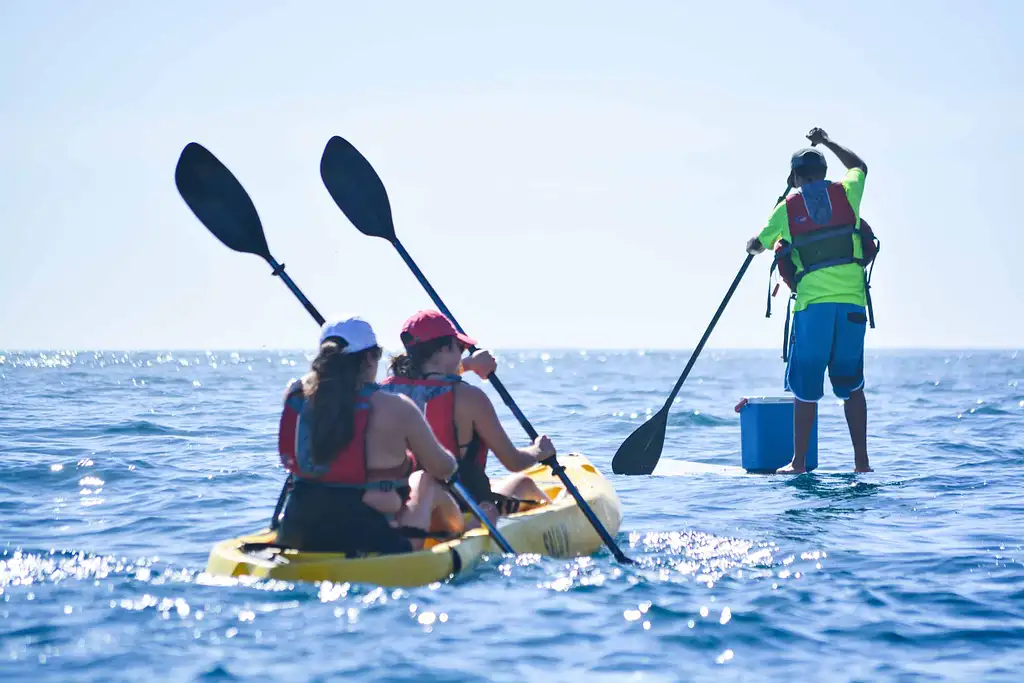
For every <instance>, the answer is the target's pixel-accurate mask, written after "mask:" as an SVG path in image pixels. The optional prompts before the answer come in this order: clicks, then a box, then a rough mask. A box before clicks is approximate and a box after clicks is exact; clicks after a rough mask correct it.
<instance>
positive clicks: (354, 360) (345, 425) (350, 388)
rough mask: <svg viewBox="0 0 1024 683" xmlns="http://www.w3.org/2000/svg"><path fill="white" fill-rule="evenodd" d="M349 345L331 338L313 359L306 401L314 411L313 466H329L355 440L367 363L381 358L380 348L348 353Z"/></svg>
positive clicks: (337, 338)
mask: <svg viewBox="0 0 1024 683" xmlns="http://www.w3.org/2000/svg"><path fill="white" fill-rule="evenodd" d="M347 345H348V344H347V342H346V341H345V340H344V339H342V338H340V337H328V338H327V339H326V340H325V341H324V343H322V344H321V345H320V352H319V353H318V354H317V356H316V358H314V359H313V367H312V370H313V377H312V380H311V382H310V383H309V386H308V388H307V389H306V398H307V399H308V400H309V403H310V406H311V408H312V410H313V426H312V432H313V433H312V439H313V463H314V464H315V465H326V464H328V463H330V462H331V461H332V460H333V459H334V458H335V456H337V455H338V453H339V452H340V451H341V450H342V449H344V448H345V447H346V446H348V444H349V443H350V442H351V441H352V437H353V436H354V434H355V424H356V401H357V400H358V397H359V390H360V389H361V388H362V385H363V381H362V375H363V373H364V372H365V370H366V364H367V362H370V361H371V360H377V359H379V358H380V347H379V346H374V347H371V348H369V349H366V350H365V351H359V352H357V353H345V347H346V346H347Z"/></svg>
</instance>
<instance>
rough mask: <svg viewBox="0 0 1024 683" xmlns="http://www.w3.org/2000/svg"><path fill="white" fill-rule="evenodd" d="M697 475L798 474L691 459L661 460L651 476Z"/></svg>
mask: <svg viewBox="0 0 1024 683" xmlns="http://www.w3.org/2000/svg"><path fill="white" fill-rule="evenodd" d="M853 473H854V472H853V469H852V468H850V469H848V470H835V469H822V468H820V467H819V468H818V469H815V470H813V471H811V472H807V474H853ZM697 475H717V476H725V477H765V476H779V477H787V478H788V477H792V476H798V475H791V474H780V475H775V474H774V473H753V472H747V471H746V470H745V469H743V468H742V467H739V466H737V465H715V464H714V463H710V462H692V461H689V460H665V459H663V460H661V461H660V462H659V463H658V466H657V467H656V468H655V469H654V472H653V473H652V475H651V476H653V477H686V476H697Z"/></svg>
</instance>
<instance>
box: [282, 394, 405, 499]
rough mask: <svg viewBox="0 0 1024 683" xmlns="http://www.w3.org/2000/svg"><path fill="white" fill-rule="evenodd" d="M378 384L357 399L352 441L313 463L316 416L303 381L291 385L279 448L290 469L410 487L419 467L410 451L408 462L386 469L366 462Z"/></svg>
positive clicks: (366, 484) (304, 475) (349, 483)
mask: <svg viewBox="0 0 1024 683" xmlns="http://www.w3.org/2000/svg"><path fill="white" fill-rule="evenodd" d="M376 390H377V387H376V385H370V386H368V387H365V388H364V389H363V390H362V391H360V393H359V398H358V401H357V403H356V414H355V429H354V432H353V434H352V440H351V441H349V443H348V445H346V446H345V447H344V448H342V449H341V451H340V452H339V453H338V454H337V455H335V456H334V458H333V459H332V460H331V461H330V462H329V463H326V464H321V465H317V464H314V463H313V432H312V429H311V425H310V421H311V420H312V419H313V414H312V411H311V410H310V409H309V402H308V401H307V400H306V396H305V394H304V393H303V389H302V382H301V381H298V382H295V383H293V384H292V386H291V387H289V389H288V393H287V396H286V398H285V402H284V410H283V411H282V412H281V424H280V428H279V430H278V438H277V451H278V454H279V455H280V457H281V464H282V465H283V466H284V468H285V469H286V470H288V471H289V472H291V473H292V474H294V475H295V476H296V477H299V478H301V479H304V480H308V481H314V482H318V483H321V484H327V485H330V486H336V487H343V488H358V489H375V490H380V491H392V490H395V489H398V488H402V487H407V486H408V484H409V475H410V474H412V472H413V471H414V470H415V469H416V461H415V459H414V458H413V457H412V455H411V454H408V453H407V454H406V458H407V460H406V462H405V463H403V464H401V465H399V466H397V467H389V468H386V469H372V468H369V467H367V463H366V430H367V426H368V424H369V421H370V414H371V412H372V407H371V405H370V396H371V395H372V394H373V392H374V391H376Z"/></svg>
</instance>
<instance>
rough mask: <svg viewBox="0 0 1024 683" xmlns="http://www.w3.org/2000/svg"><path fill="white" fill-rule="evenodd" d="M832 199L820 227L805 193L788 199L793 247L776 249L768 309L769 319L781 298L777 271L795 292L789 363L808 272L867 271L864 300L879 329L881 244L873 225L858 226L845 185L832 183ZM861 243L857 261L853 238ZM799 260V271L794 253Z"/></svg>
mask: <svg viewBox="0 0 1024 683" xmlns="http://www.w3.org/2000/svg"><path fill="white" fill-rule="evenodd" d="M827 192H828V200H829V204H830V205H831V210H832V215H831V217H830V218H829V220H828V221H827V222H826V223H815V222H814V220H813V219H812V218H811V216H810V215H809V213H808V211H807V203H806V202H805V201H804V196H803V194H802V193H799V192H797V193H794V194H791V195H789V196H788V197H786V200H785V201H786V217H787V218H788V220H789V235H790V238H791V239H792V242H787V241H786V240H779V243H778V244H777V245H775V260H774V261H773V262H772V267H771V271H770V272H769V276H768V277H769V282H768V306H767V309H766V311H765V317H767V318H770V317H771V315H772V297H773V296H775V295H776V294H778V292H779V286H778V285H776V286H775V288H774V290H773V289H772V286H771V273H773V272H775V269H776V268H778V270H779V276H780V277H781V278H782V281H783V282H785V283H786V286H787V287H789V289H790V292H791V294H790V299H789V304H788V305H787V307H786V326H785V330H784V331H783V334H782V337H783V339H782V360H784V361H787V360H789V341H790V339H789V322H790V315H791V309H792V302H793V299H795V298H796V291H797V287H798V286H799V285H800V280H801V279H803V277H804V276H805V275H807V274H808V273H813V272H814V271H816V270H822V269H824V268H831V267H833V266H843V265H847V264H850V263H856V264H858V265H860V266H861V267H862V268H865V273H864V297H865V299H866V303H867V310H868V319H869V320H870V322H871V327H872V329H873V328H874V327H875V313H874V308H873V306H872V305H871V271H870V270H867V269H868V268H869V267H870V268H872V269H873V268H874V261H875V257H876V256H878V251H879V249H880V248H881V246H882V245H881V242H880V241H879V239H878V238H877V237H875V233H874V231H873V230H872V229H871V226H870V225H868V222H867V221H866V220H864V219H863V218H861V219H860V225H859V226H858V225H857V214H856V213H855V212H854V210H853V206H851V205H850V200H849V199H848V198H847V197H846V188H844V187H843V184H842V183H829V184H828V187H827ZM855 236H857V237H859V238H860V248H861V257H860V258H857V257H856V254H855V251H854V238H855ZM794 251H796V253H797V255H798V256H799V257H800V268H799V269H798V268H797V267H796V263H795V262H794V261H793V252H794Z"/></svg>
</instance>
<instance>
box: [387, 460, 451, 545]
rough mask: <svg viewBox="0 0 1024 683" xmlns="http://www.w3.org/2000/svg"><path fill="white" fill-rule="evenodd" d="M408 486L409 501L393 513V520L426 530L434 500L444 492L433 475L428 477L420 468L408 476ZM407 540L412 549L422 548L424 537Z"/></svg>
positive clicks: (403, 524)
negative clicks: (409, 490) (395, 513)
mask: <svg viewBox="0 0 1024 683" xmlns="http://www.w3.org/2000/svg"><path fill="white" fill-rule="evenodd" d="M409 488H410V489H411V493H410V494H409V501H408V502H407V503H406V504H405V507H404V508H402V510H401V511H400V512H399V513H398V514H397V515H395V522H396V523H397V525H398V526H407V527H412V528H414V529H422V530H423V531H428V530H429V529H430V519H431V517H432V515H433V511H434V501H435V500H436V499H437V498H438V497H440V494H443V493H444V489H442V488H441V485H440V484H438V483H437V482H436V481H435V480H434V479H433V477H430V476H429V475H427V474H426V473H425V472H423V471H422V470H420V471H419V472H413V473H412V476H410V477H409ZM409 541H410V542H411V543H412V548H413V550H420V549H421V548H423V541H424V539H422V538H410V539H409Z"/></svg>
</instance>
